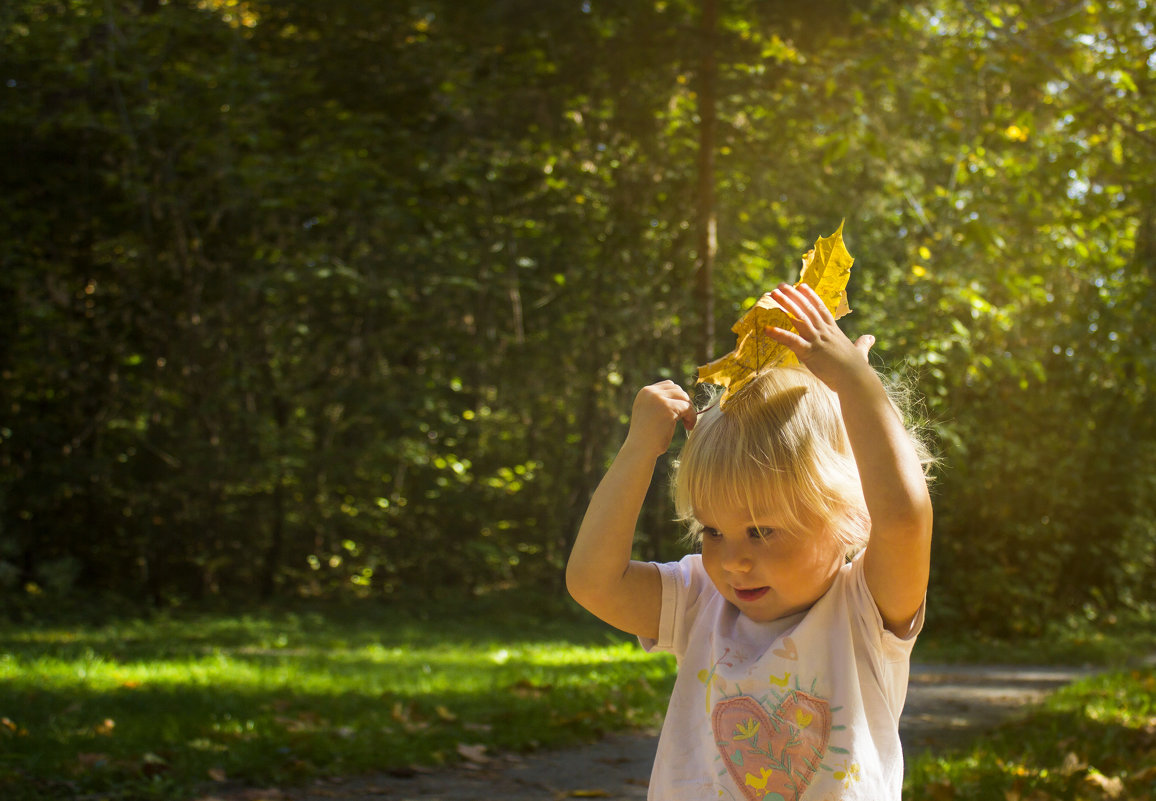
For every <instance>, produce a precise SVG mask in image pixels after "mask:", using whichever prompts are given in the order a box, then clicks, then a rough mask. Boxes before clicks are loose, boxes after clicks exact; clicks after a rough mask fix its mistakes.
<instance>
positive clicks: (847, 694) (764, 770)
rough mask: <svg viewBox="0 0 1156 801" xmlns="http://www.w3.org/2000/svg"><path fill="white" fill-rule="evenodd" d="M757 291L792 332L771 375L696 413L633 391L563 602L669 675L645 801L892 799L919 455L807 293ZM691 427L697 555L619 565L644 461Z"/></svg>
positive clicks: (898, 765)
mask: <svg viewBox="0 0 1156 801" xmlns="http://www.w3.org/2000/svg"><path fill="white" fill-rule="evenodd" d="M772 296H773V298H774V299H775V301H776V302H778V304H779V305H780V306H781V307H782V308H783V309H785V310H786V311H787V312H788V313H789V314H790V315H791V317H792V323H793V324H794V326H795V328H796V331H797V333H796V332H792V331H788V330H783V329H778V328H772V329H768V330H767V332H766V333H767V335H768V336H769V337H771V338H772V339H773V340H775V341H776V342H779V343H780V344H783V345H785V346H787V347H789V348H790V349H791V351H793V352H794V353H795V355H796V356H798V358H799V361H800V362H801V363H802V365H803V366H802V367H784V368H775V369H771V370H769V371H767V372H766V373H764V374H762V375H760V376H759V377H758V378H756V379H755V380H754V381H752V382H751V383H750V384H748V385H747V386H745V387H743V388H742V389H741V390H740V391H739V392H737V393H736V394H735V395H734V396H733V397H731V398H729V399H728V401H727V403H726V406H725V409H724V408H720V407H719V405H718V404H715V405H713V406H712V407H710V408H709V409H707V410H706V411H705V412H703V413H702V416H701V419H699V418H698V415H697V414H696V411H695V408H694V405H693V403H692V402H691V399H690V397H689V396H688V395H687V394H686V392H684V391H683V390H682V389H681V388H679V387H678V386H677V385H675V384H674V383H672V382H670V381H663V382H661V383H658V384H654V385H653V386H649V387H646V388H644V389H643V390H642V391H641V392H639V394H638V396H637V398H636V399H635V402H634V409H633V414H632V417H631V422H630V428H629V432H628V434H627V437H626V441H625V443H624V444H623V445H622V448H621V450H620V451H619V453H618V455H617V457H616V458H615V460H614V462H613V464H612V465H611V467H610V469H609V471H608V472H607V473H606V476H605V477H604V478H603V480H602V482H601V483H600V484H599V486H598V489H597V490H596V491H595V493H594V496H593V498H592V499H591V502H590V507H589V509H588V510H587V513H586V517H585V519H584V520H583V521H582V525H581V528H580V530H579V532H578V537H577V539H576V541H575V543H574V549H573V551H572V553H571V555H570V560H569V563H568V564H567V566H566V584H567V587H568V588H569V590H570V593H571V594H572V595H573V597H574V598H575V600H577V601H578V602H579V603H580V604H582V605H583V606H584V607H586V609H588V610H589V611H590V612H592V613H593V614H595V615H596V616H598V617H600V618H601V619H603V620H605V621H606V622H607V623H610V624H611V625H613V626H615V627H617V628H619V629H621V630H623V631H626V632H629V633H631V634H635V635H637V636H638V637H639V638H641V640H642V643H643V645H644V647H646V648H647V649H648V650H663V651H670V652H673V653H674V655H675V656H676V657H677V659H678V663H679V668H678V677H677V679H676V681H675V687H674V693H673V695H672V696H671V699H670V705H669V707H668V709H667V715H666V720H665V723H664V724H663V728H662V734H661V737H660V739H659V744H658V754H657V756H656V758H655V763H654V768H653V772H652V774H651V782H650V790H649V794H648V797H649V798H651V799H661V801H680V800H681V799H685V801H706V800H708V799H717V798H722V799H744V798H745V799H768V801H769V800H770V799H775V801H779V799H807V800H808V801H810V800H811V799H814V800H815V801H828V799H870V801H884V800H885V799H898V798H899V797H900V786H901V784H902V779H903V755H902V751H901V749H900V744H899V730H898V722H899V713H900V711H901V710H902V708H903V702H904V698H905V696H906V692H907V678H908V670H909V657H910V653H911V648H912V646H913V644H914V640H915V636H916V634H918V632H919V630H920V628H921V626H922V623H923V601H924V594H925V591H926V588H927V580H928V571H929V559H930V543H931V500H930V497H929V496H928V492H927V482H926V479H925V475H924V470H923V464H924V460H923V459H922V455H923V454H924V453H925V451H923V450H922V448H921V446H920V445H919V443H918V442H917V441H916V440H915V439H914V438H913V437H912V436H910V435H909V432H908V431H907V430H906V429H905V427H904V425H903V423H902V422H901V420H900V417H899V415H898V413H897V412H896V408H895V406H894V404H893V403H892V402H891V400H890V398H889V396H888V395H887V392H886V391H885V389H884V387H883V385H882V383H881V381H880V380H879V377H878V376H877V375H876V373H875V371H874V370H873V369H872V368H871V367H870V365H868V363H867V351H868V349H869V348H870V347H871V345H872V344H873V343H874V339H873V338H871V337H862V338H860V339H859V340H858V341H857V342H856V343H852V342H851V341H850V340H849V339H848V338H847V337H846V336H845V335H844V334H843V332H842V331H841V330H840V329H839V327H838V326H837V325H836V323H835V320H834V318H833V317H832V315H831V313H830V312H829V311H828V310H827V308H826V307H825V306H824V305H823V303H822V301H821V300H820V299H819V297H818V296H817V295H816V294H815V293H814V292H813V291H812V290H811V289H810V287H807V286H806V285H801V286H800V287H798V288H796V287H792V286H789V285H781V286H780V287H779V288H778V289H777V290H775V292H774V293H772ZM679 422H681V423H682V424H683V425H684V426H685V428H686V429H687V430H688V431H690V432H691V433H690V436H689V437H688V439H687V443H686V445H685V447H684V448H683V451H682V454H681V459H680V464H679V467H678V469H677V472H676V475H675V480H674V485H675V504H676V507H677V509H678V512H679V514H680V516H681V517H683V518H684V519H685V520H687V521H688V522H689V523H690V527H691V536H692V538H693V539H694V540H695V541H697V542H700V543H701V555H700V554H695V555H691V556H687V557H684V558H683V559H682V561H680V562H675V563H670V564H654V563H642V562H636V561H631V558H630V556H631V541H632V539H633V535H634V528H635V524H636V521H637V517H638V513H639V510H640V509H641V506H642V502H643V498H644V496H645V494H646V490H647V487H648V486H649V484H650V478H651V475H652V473H653V471H654V466H655V461H656V459H657V458H658V457H659V456H660V455H661V454H663V453H665V452H666V450H667V448H668V447H669V445H670V442H671V439H672V437H673V435H674V431H675V428H676V426H677V424H678V423H679Z"/></svg>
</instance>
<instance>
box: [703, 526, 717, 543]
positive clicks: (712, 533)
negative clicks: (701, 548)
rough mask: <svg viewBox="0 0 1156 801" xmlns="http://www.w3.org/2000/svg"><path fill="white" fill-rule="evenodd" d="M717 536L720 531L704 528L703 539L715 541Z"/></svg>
mask: <svg viewBox="0 0 1156 801" xmlns="http://www.w3.org/2000/svg"><path fill="white" fill-rule="evenodd" d="M717 536H718V529H715V528H710V527H708V526H703V529H702V537H703V539H706V540H713V539H714V538H715V537H717Z"/></svg>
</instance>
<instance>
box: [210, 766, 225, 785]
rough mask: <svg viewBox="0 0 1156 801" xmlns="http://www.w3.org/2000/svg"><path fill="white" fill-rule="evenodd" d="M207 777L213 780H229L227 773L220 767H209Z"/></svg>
mask: <svg viewBox="0 0 1156 801" xmlns="http://www.w3.org/2000/svg"><path fill="white" fill-rule="evenodd" d="M209 778H210V779H212V780H213V781H215V782H227V781H228V780H229V776H228V774H226V773H225V771H224V769H222V768H209Z"/></svg>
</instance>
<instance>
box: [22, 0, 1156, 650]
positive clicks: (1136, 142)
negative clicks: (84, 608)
mask: <svg viewBox="0 0 1156 801" xmlns="http://www.w3.org/2000/svg"><path fill="white" fill-rule="evenodd" d="M0 37H2V38H0V143H2V151H3V153H4V159H3V161H4V164H3V167H2V168H0V604H2V605H3V606H6V607H8V608H9V609H14V610H18V611H19V610H21V609H26V610H34V609H35V608H36V607H37V605H42V604H45V603H56V602H66V601H68V600H69V599H71V600H72V601H76V600H77V599H87V600H88V601H89V602H91V601H92V600H93V599H119V601H121V602H126V603H131V604H147V605H151V606H159V607H172V606H174V605H180V604H187V603H202V602H210V603H211V602H214V601H217V600H219V601H222V602H225V603H229V604H234V603H249V602H253V603H256V602H262V601H267V600H269V599H282V600H287V599H293V598H302V597H308V598H319V599H344V600H347V599H354V598H367V599H379V600H384V601H387V602H394V601H401V600H403V599H405V600H415V599H416V600H429V601H439V600H454V599H461V598H463V597H478V596H482V595H497V594H500V593H510V592H511V591H513V595H508V596H507V597H509V598H510V599H511V603H519V604H524V603H525V598H526V597H528V594H531V593H533V594H558V595H560V594H561V593H562V592H563V590H562V588H561V568H562V565H563V562H564V559H565V556H566V553H567V550H568V546H569V544H570V542H571V539H572V537H573V535H574V532H575V531H576V528H577V525H578V522H579V520H580V518H581V515H582V513H583V511H584V509H585V505H586V501H587V500H588V497H589V495H590V493H591V491H592V490H593V487H594V485H595V484H596V482H597V481H598V479H599V478H600V476H601V474H602V472H603V470H604V469H605V467H606V465H607V462H608V460H609V458H610V457H611V456H612V455H613V453H614V451H615V450H616V448H617V446H618V444H619V442H620V440H621V437H622V436H623V434H624V432H625V425H626V422H627V413H628V411H629V408H630V403H631V400H632V399H633V396H634V394H635V392H636V391H637V389H638V387H639V386H641V385H642V384H645V383H649V382H651V381H653V380H655V379H657V378H661V377H668V378H672V379H674V380H676V381H678V382H680V383H682V384H684V385H686V386H690V385H691V384H692V383H693V379H694V367H695V365H697V364H699V363H701V362H702V361H705V359H706V357H708V356H710V357H714V356H718V355H721V354H723V353H725V352H727V351H729V350H730V349H731V348H732V347H733V345H734V339H733V335H732V334H731V333H730V332H729V327H730V325H731V324H732V323H733V322H734V320H735V319H737V317H738V316H739V315H740V314H741V313H742V311H743V310H744V309H745V308H747V307H749V305H750V304H751V303H753V302H754V300H755V299H756V298H757V297H758V296H759V295H760V294H761V293H762V292H764V291H766V290H768V289H770V288H771V287H773V286H774V285H775V284H776V283H778V282H779V281H782V280H794V279H795V278H796V277H797V272H798V265H799V259H800V257H801V256H802V254H803V253H804V252H805V251H806V250H807V249H808V248H809V247H810V246H811V245H812V244H813V242H814V240H815V239H816V238H817V237H819V236H823V235H827V234H830V233H831V232H833V231H834V230H835V229H836V228H837V227H838V225H839V223H840V221H841V220H844V219H845V220H846V223H845V229H844V236H845V239H846V241H847V245H848V248H849V249H850V251H851V253H852V254H853V255H854V256H855V257H856V267H855V271H854V272H853V273H852V279H851V285H850V288H849V291H850V302H851V306H852V308H853V309H854V310H855V311H854V314H852V315H851V316H849V317H847V318H845V319H844V320H843V321H842V324H843V327H844V329H845V330H847V331H848V333H849V334H851V335H852V336H856V335H858V334H862V333H867V332H870V333H872V334H874V335H875V336H876V337H877V338H878V345H877V346H876V348H875V349H874V351H873V354H874V359H875V362H876V365H877V366H878V367H879V368H880V369H881V370H882V371H883V372H885V373H887V374H889V375H891V376H892V377H893V378H895V380H897V381H901V382H905V383H906V384H908V385H909V386H911V387H912V388H913V389H914V390H915V391H916V392H917V393H918V395H919V396H920V397H922V398H923V399H924V401H923V408H922V412H923V414H924V415H925V416H926V420H927V424H928V426H929V427H930V430H931V432H932V435H933V439H934V440H935V444H936V447H937V449H938V453H939V455H940V456H941V458H942V465H941V468H940V470H939V474H938V479H937V481H936V483H935V489H934V493H935V503H936V535H935V554H934V560H935V561H934V574H933V586H932V591H931V592H932V597H931V602H930V607H929V608H930V617H931V619H932V620H934V621H937V622H938V623H939V624H941V625H960V626H967V627H969V628H970V629H972V630H977V631H983V632H987V633H989V634H991V635H993V636H1004V637H1007V636H1015V635H1020V634H1024V635H1033V636H1038V635H1041V634H1043V635H1046V633H1047V632H1048V631H1049V627H1054V626H1066V625H1074V624H1075V623H1077V622H1079V623H1081V624H1082V625H1083V624H1086V623H1087V622H1089V621H1090V622H1093V623H1105V622H1106V623H1110V622H1112V621H1114V620H1115V619H1117V616H1120V615H1130V616H1133V617H1135V616H1137V615H1138V616H1141V617H1145V616H1150V615H1151V614H1152V611H1153V602H1154V601H1156V597H1154V591H1153V589H1152V588H1153V587H1154V586H1156V523H1154V521H1156V514H1154V513H1156V448H1154V447H1153V446H1154V444H1156V402H1154V398H1153V381H1154V369H1156V349H1154V329H1156V322H1154V310H1156V288H1154V285H1153V280H1154V277H1156V238H1154V221H1153V214H1154V206H1156V13H1154V10H1153V8H1152V6H1151V3H1149V2H1145V1H1144V0H1127V1H1126V2H1125V1H1123V0H1118V1H1115V2H1112V1H1109V2H1074V1H1073V0H1066V1H1065V0H1057V1H1056V2H1033V3H1016V2H981V1H979V0H977V1H976V2H958V1H957V0H941V1H937V2H922V3H902V4H900V3H892V2H882V0H878V1H876V0H807V1H806V2H802V1H801V0H798V1H797V0H785V1H782V2H758V1H757V0H694V2H691V1H690V0H685V1H684V0H587V1H586V2H582V1H581V0H566V2H561V1H557V2H548V3H543V2H539V0H486V1H485V2H481V1H480V0H442V1H439V0H429V1H428V2H408V1H406V0H388V1H387V2H370V0H327V2H325V3H317V2H306V1H305V0H278V1H277V2H265V1H263V0H252V1H251V2H249V1H246V0H169V1H168V2H165V0H142V2H124V1H123V0H101V1H100V2H97V1H96V0H54V1H49V0H44V1H34V0H10V1H9V2H6V3H5V4H4V7H3V10H2V11H0ZM676 447H677V440H676ZM668 468H669V465H668V464H667V463H666V462H664V463H662V464H660V469H659V471H658V475H657V478H658V480H657V481H656V482H655V487H654V490H653V492H652V497H651V499H650V501H649V502H648V506H647V509H646V510H645V512H644V514H643V517H642V519H641V520H640V523H639V529H640V530H639V535H638V554H639V556H641V557H642V558H648V559H649V558H676V557H677V556H678V555H679V554H680V553H681V551H682V547H681V546H680V544H679V542H678V537H679V533H680V532H679V531H678V528H677V526H676V524H674V523H673V522H672V518H673V511H672V509H671V508H670V505H669V499H668V493H667V491H666V486H665V483H664V482H663V480H662V479H663V478H664V474H665V472H666V471H667V470H668Z"/></svg>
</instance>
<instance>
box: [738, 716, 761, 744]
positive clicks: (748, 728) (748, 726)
mask: <svg viewBox="0 0 1156 801" xmlns="http://www.w3.org/2000/svg"><path fill="white" fill-rule="evenodd" d="M759 725H760V724H759V722H758V721H757V720H755V719H754V718H747V720H746V722H745V723H740V724H739V725H738V726H736V727H735V739H736V740H749V739H751V738H752V737H757V736H758V734H759Z"/></svg>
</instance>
